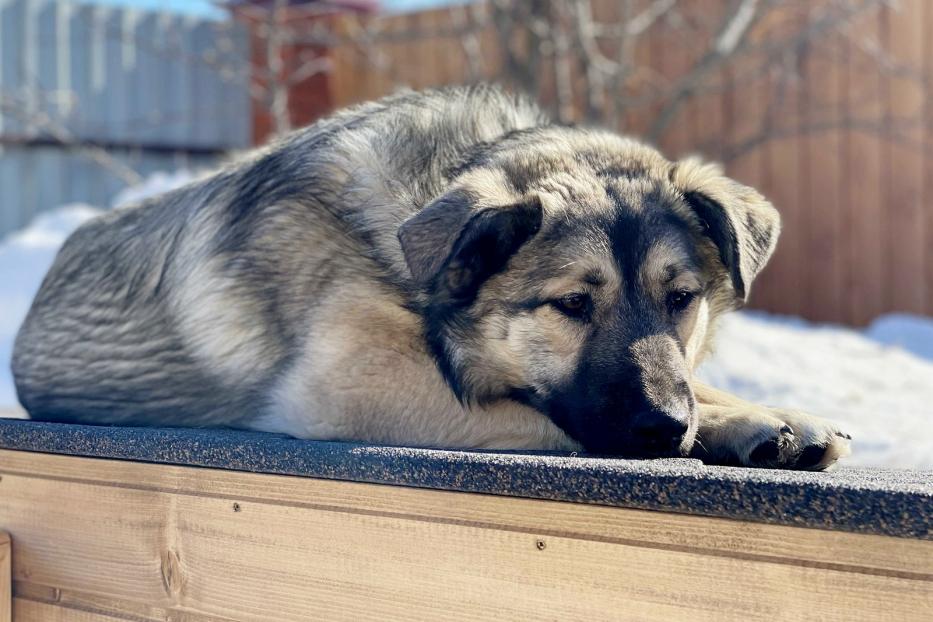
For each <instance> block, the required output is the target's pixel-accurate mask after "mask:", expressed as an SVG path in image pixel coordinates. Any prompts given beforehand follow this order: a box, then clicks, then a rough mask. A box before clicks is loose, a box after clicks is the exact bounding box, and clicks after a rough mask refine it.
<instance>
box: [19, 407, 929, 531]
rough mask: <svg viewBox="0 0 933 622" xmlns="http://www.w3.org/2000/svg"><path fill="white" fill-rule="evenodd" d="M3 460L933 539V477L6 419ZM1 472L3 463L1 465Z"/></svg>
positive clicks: (884, 471)
mask: <svg viewBox="0 0 933 622" xmlns="http://www.w3.org/2000/svg"><path fill="white" fill-rule="evenodd" d="M0 448H3V449H14V450H24V451H37V452H44V453H55V454H67V455H75V456H93V457H100V458H115V459H120V460H137V461H142V462H156V463H165V464H180V465H190V466H200V467H211V468H219V469H230V470H236V471H252V472H257V473H280V474H286V475H298V476H305V477H319V478H326V479H340V480H350V481H357V482H373V483H380V484H395V485H399V486H415V487H420V488H436V489H442V490H460V491H465V492H480V493H488V494H496V495H509V496H515V497H530V498H536V499H555V500H560V501H573V502H577V503H595V504H600V505H613V506H620V507H629V508H641V509H650V510H664V511H670V512H680V513H686V514H701V515H705V516H722V517H728V518H736V519H743V520H751V521H759V522H767V523H779V524H786V525H802V526H808V527H817V528H822V529H837V530H844V531H854V532H862V533H876V534H886V535H892V536H899V537H909V538H920V539H926V540H930V539H933V529H931V525H933V472H931V471H926V472H921V471H901V470H893V469H866V468H840V469H838V470H836V471H834V472H830V473H807V472H796V471H775V470H768V469H743V468H733V467H710V466H706V465H704V464H702V463H701V462H699V461H697V460H688V459H669V460H619V459H610V458H592V457H586V456H568V455H552V454H541V453H537V454H535V453H511V452H480V451H447V450H437V449H416V448H408V447H381V446H373V445H358V444H353V443H334V442H323V441H304V440H297V439H293V438H289V437H285V436H279V435H275V434H262V433H255V432H239V431H231V430H193V429H172V428H120V427H105V426H81V425H67V424H60V423H40V422H33V421H23V420H17V419H0ZM0 470H2V463H0Z"/></svg>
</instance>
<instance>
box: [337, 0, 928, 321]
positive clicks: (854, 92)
mask: <svg viewBox="0 0 933 622" xmlns="http://www.w3.org/2000/svg"><path fill="white" fill-rule="evenodd" d="M617 4H618V3H614V2H609V1H606V2H596V3H594V7H596V8H598V9H599V10H600V11H601V12H602V13H603V14H611V13H612V11H613V10H614V9H613V7H614V6H615V5H617ZM853 4H854V3H853ZM681 5H686V6H687V7H688V9H689V10H693V11H702V12H704V13H709V12H710V11H713V10H714V9H716V8H717V7H722V6H723V3H722V2H721V1H719V0H709V1H708V2H707V1H704V2H696V3H681ZM819 6H820V3H819V2H816V3H791V4H790V5H789V6H788V8H787V10H786V11H784V12H783V13H782V14H778V15H776V16H775V17H773V18H769V19H768V20H767V23H764V24H761V25H759V27H758V29H759V30H760V31H767V30H768V29H780V28H790V27H793V25H794V23H795V20H801V19H803V18H804V17H806V15H805V14H803V15H802V14H801V12H806V11H815V10H818V9H819ZM464 11H465V9H462V8H459V7H457V8H452V9H446V10H434V11H427V12H421V13H415V14H410V15H400V16H391V17H381V18H373V19H379V20H380V23H379V24H378V28H377V30H378V32H379V33H380V35H381V36H380V39H379V42H378V43H377V44H376V46H377V49H376V53H375V54H373V50H369V51H366V52H364V51H362V50H361V48H360V46H359V45H352V46H351V45H347V46H342V47H338V48H336V49H334V50H332V52H331V54H332V57H333V61H334V66H335V67H334V71H333V72H332V74H331V81H330V89H331V93H330V95H331V99H332V101H333V104H334V105H335V106H338V107H339V106H342V105H346V104H350V103H353V102H356V101H361V100H365V99H369V98H373V97H378V96H380V95H382V94H385V93H387V92H390V91H392V90H393V89H395V88H396V87H398V86H401V85H405V86H410V87H414V88H419V87H427V86H434V85H443V84H454V83H462V82H470V81H474V80H478V79H499V78H501V77H502V65H503V60H502V53H501V52H502V51H501V47H500V45H499V41H498V39H497V38H496V36H495V34H494V32H493V29H492V28H491V27H488V26H487V27H485V28H484V29H483V30H481V31H480V32H478V33H477V35H476V38H475V41H474V42H473V43H474V46H475V47H474V49H478V50H479V51H480V54H481V57H482V63H481V65H480V66H479V67H478V68H477V67H476V66H473V65H471V62H470V58H471V57H470V56H469V55H467V54H466V53H465V51H464V50H465V48H464V45H463V43H464V41H463V38H462V29H460V26H462V22H463V16H464ZM365 26H367V24H366V23H361V22H360V21H359V20H358V19H357V18H352V19H351V20H349V21H348V22H347V24H345V25H344V27H345V28H346V29H349V30H352V29H359V28H361V27H365ZM369 26H370V27H371V26H372V24H371V23H370V24H369ZM458 29H459V30H458ZM413 31H417V32H420V33H427V36H419V37H411V36H405V33H406V32H408V33H410V32H413ZM931 31H933V2H925V1H924V0H905V1H904V2H900V3H898V6H897V7H891V6H887V7H885V8H883V9H882V10H880V11H872V12H867V13H866V14H864V15H861V16H859V17H857V18H855V19H854V20H852V22H851V24H850V25H849V26H848V27H847V28H846V29H845V31H844V32H836V33H833V34H831V35H829V36H825V37H821V38H820V39H819V40H817V41H816V42H815V43H814V45H819V46H820V48H821V51H822V54H820V55H816V54H813V55H806V56H804V59H805V60H804V62H802V63H801V66H800V67H798V68H797V76H798V77H797V79H796V83H795V84H794V85H793V87H794V88H791V89H787V92H786V94H785V95H784V97H783V99H782V100H781V102H780V106H781V107H782V108H781V117H782V118H786V119H796V120H798V121H799V122H800V123H799V124H800V125H802V126H808V127H810V128H811V129H812V131H810V132H807V133H803V134H798V133H794V132H787V133H784V134H782V133H781V132H775V133H774V134H775V135H776V136H778V138H772V139H770V140H767V141H764V142H760V143H758V142H756V140H755V136H756V135H757V134H756V132H757V131H758V130H759V129H760V125H761V118H762V111H763V110H764V108H765V107H766V106H767V105H770V104H768V103H767V102H765V101H764V99H765V97H766V93H771V92H772V90H773V86H774V84H773V81H774V80H776V79H778V78H777V77H775V76H773V75H769V74H766V75H760V76H752V77H751V78H750V77H749V76H747V75H744V74H743V68H742V67H741V66H738V67H736V66H731V67H729V68H728V69H726V70H723V71H720V72H719V74H718V75H717V79H718V80H720V81H721V82H723V83H728V82H729V81H730V80H733V81H734V82H735V84H734V85H733V88H720V89H710V90H709V91H706V92H704V93H703V94H702V95H696V96H694V97H691V98H690V99H689V100H688V102H687V103H686V105H684V106H683V107H682V108H681V109H680V111H679V113H678V115H677V117H676V118H675V120H674V122H673V123H672V124H671V125H670V127H669V128H668V130H667V131H666V132H665V133H664V134H663V135H662V136H661V137H660V140H659V142H660V146H661V148H662V149H663V150H664V151H665V152H666V153H667V154H668V155H669V156H672V157H673V156H680V155H684V154H687V153H692V152H699V153H702V154H703V155H705V156H707V157H709V158H712V159H717V160H719V159H723V158H724V157H726V156H728V155H730V154H727V153H724V145H725V144H726V143H727V142H728V143H730V144H732V145H735V144H743V143H744V144H745V148H744V150H743V151H741V153H740V154H739V155H737V156H736V157H732V158H729V161H728V163H727V169H728V171H729V172H730V174H732V175H733V176H735V177H736V178H738V179H740V180H742V181H743V182H745V183H748V184H751V185H754V186H756V187H758V188H759V189H761V190H762V191H763V192H764V194H765V195H766V196H768V197H769V198H770V199H771V200H772V201H773V202H774V203H775V205H776V206H777V207H778V208H779V210H780V211H781V213H782V215H783V219H784V233H783V235H782V238H781V242H780V244H779V248H778V251H777V253H776V255H775V257H774V259H773V260H772V262H771V264H770V265H769V266H768V268H767V269H766V270H765V272H764V274H763V275H762V276H761V278H760V280H759V281H758V282H757V283H756V284H755V287H754V289H753V294H752V306H753V307H756V308H761V309H767V310H769V311H774V312H779V313H789V314H795V315H802V316H804V317H807V318H810V319H813V320H820V321H834V322H844V323H849V324H854V325H861V324H865V323H867V322H868V321H870V320H871V319H872V318H874V317H875V316H877V315H878V314H880V313H883V312H886V311H908V312H914V313H922V314H933V205H931V199H930V198H929V197H930V196H933V193H931V188H930V186H931V184H933V157H931V156H930V154H929V153H928V152H927V150H926V149H924V145H926V144H928V143H930V142H931V139H933V125H931V123H930V122H929V119H930V114H928V113H929V112H930V111H931V109H930V108H929V107H928V104H927V101H928V100H927V97H926V89H925V88H924V87H923V86H922V84H921V83H920V82H918V80H917V79H916V76H914V75H910V76H908V75H907V72H906V71H899V68H900V67H901V66H902V65H903V66H908V65H909V66H910V67H912V68H913V69H914V70H916V71H917V72H919V73H920V74H921V76H920V77H921V78H924V79H933V39H931V37H929V36H928V35H929V33H930V32H931ZM393 33H398V36H397V37H393V36H392V35H393ZM701 43H703V44H706V43H707V42H706V41H702V42H701ZM876 44H877V45H876ZM699 53H700V49H699V48H698V42H697V40H696V39H694V38H692V37H690V36H684V35H683V33H682V31H678V30H677V29H674V28H673V27H668V26H667V25H666V22H665V20H663V19H662V20H659V22H658V26H657V27H656V28H654V29H653V30H652V31H651V33H650V36H647V37H644V38H642V39H640V40H639V43H638V47H637V49H636V50H635V58H636V60H637V63H638V67H637V70H638V72H640V74H642V75H644V76H645V80H644V81H643V83H644V84H645V85H646V86H645V88H649V87H650V83H651V81H654V82H662V83H663V82H665V81H666V82H672V81H674V80H676V79H677V77H678V76H680V75H682V74H683V73H684V71H686V69H687V68H688V67H690V66H691V65H692V62H693V61H694V60H695V59H696V58H697V55H698V54H699ZM879 59H881V60H879ZM477 69H478V70H477ZM744 73H745V74H747V73H748V72H747V71H745V72H744ZM736 76H742V79H741V80H739V79H738V78H737V77H736ZM632 96H633V97H637V96H638V93H633V94H632ZM658 105H660V104H656V105H653V106H647V107H643V108H638V109H630V110H629V111H628V112H626V114H625V117H624V118H619V119H616V125H617V126H619V127H620V128H621V129H622V130H623V131H626V132H628V133H632V134H635V135H640V134H643V133H644V132H645V131H646V129H647V128H648V127H649V126H650V123H651V121H652V120H653V115H652V112H654V111H656V110H657V109H658ZM817 111H819V112H817ZM866 115H868V116H873V117H876V118H878V119H879V120H880V125H878V126H877V127H875V126H871V127H869V126H867V125H865V124H864V123H860V122H859V121H858V119H864V118H865V117H866ZM907 116H911V117H912V118H914V119H919V121H918V122H917V123H915V124H913V125H909V126H906V127H902V125H903V124H899V120H900V119H902V118H904V117H907ZM731 155H735V154H734V153H732V154H731Z"/></svg>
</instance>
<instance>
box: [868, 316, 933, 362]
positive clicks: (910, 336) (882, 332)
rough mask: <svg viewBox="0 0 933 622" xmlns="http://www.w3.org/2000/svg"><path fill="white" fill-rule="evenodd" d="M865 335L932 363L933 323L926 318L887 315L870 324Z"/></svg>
mask: <svg viewBox="0 0 933 622" xmlns="http://www.w3.org/2000/svg"><path fill="white" fill-rule="evenodd" d="M865 334H866V335H868V336H869V337H871V338H872V339H874V340H875V341H877V342H879V343H884V344H888V345H892V346H900V347H901V348H904V349H905V350H907V351H908V352H911V353H913V354H916V355H917V356H919V357H922V358H925V359H928V360H931V361H933V321H931V320H930V318H928V317H923V316H921V315H911V314H909V313H889V314H888V315H882V316H881V317H879V318H877V319H876V320H875V321H874V322H872V323H871V326H869V327H868V328H867V329H866V331H865Z"/></svg>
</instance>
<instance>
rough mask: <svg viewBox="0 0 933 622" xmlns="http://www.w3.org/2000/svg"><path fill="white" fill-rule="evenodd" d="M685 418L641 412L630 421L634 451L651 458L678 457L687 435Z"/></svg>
mask: <svg viewBox="0 0 933 622" xmlns="http://www.w3.org/2000/svg"><path fill="white" fill-rule="evenodd" d="M687 427H688V425H687V418H686V417H684V418H683V419H681V418H678V417H676V416H672V415H668V414H666V413H660V412H642V413H638V414H637V415H635V418H634V419H633V420H632V428H631V429H632V437H633V441H634V443H635V445H636V449H639V450H641V451H643V452H645V453H646V454H648V455H652V456H669V455H679V454H680V451H679V447H680V444H681V442H683V440H684V435H685V434H686V433H687Z"/></svg>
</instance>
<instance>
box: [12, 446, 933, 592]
mask: <svg viewBox="0 0 933 622" xmlns="http://www.w3.org/2000/svg"><path fill="white" fill-rule="evenodd" d="M4 473H6V474H9V475H14V474H15V475H20V476H28V477H37V478H42V479H50V480H54V481H62V482H77V483H87V484H93V485H102V486H114V487H118V488H133V489H139V490H149V491H151V492H162V493H171V494H186V495H205V496H207V495H209V496H214V497H219V498H224V499H228V500H231V502H233V501H242V500H256V501H260V502H263V503H279V504H293V505H294V504H296V503H298V504H300V505H302V506H308V507H315V508H320V509H327V510H335V511H365V512H377V513H382V514H392V515H401V514H404V515H405V516H407V517H420V518H423V519H425V520H448V519H449V520H452V521H458V522H463V523H471V524H483V525H486V524H488V525H490V526H493V527H497V528H499V527H501V528H504V529H518V528H527V529H530V530H533V531H536V532H542V533H560V534H561V535H566V536H568V537H581V538H593V539H599V540H605V539H613V538H615V539H618V538H622V537H623V535H622V534H625V535H624V537H625V538H628V539H630V540H636V541H638V542H645V543H649V544H651V545H652V546H665V547H667V546H673V547H697V546H699V544H698V543H704V546H701V547H700V549H699V550H700V551H701V552H704V553H711V552H713V551H718V552H720V553H723V554H726V553H737V554H738V553H741V554H742V555H745V554H748V553H753V554H755V555H761V556H765V557H769V558H771V557H779V558H781V560H784V559H785V558H787V559H790V560H794V559H806V560H808V561H809V562H813V563H817V564H822V563H839V564H843V565H867V566H869V567H871V568H875V569H877V570H889V571H896V570H899V569H903V568H905V567H910V568H913V569H915V570H916V572H918V573H921V574H929V575H933V542H926V541H923V542H919V543H918V542H914V541H911V540H903V539H892V538H888V537H882V536H873V535H865V534H850V533H845V532H838V531H819V532H816V533H818V534H820V535H819V538H817V539H816V543H815V544H814V545H813V546H812V547H811V546H810V545H808V544H807V543H808V542H809V541H810V540H811V539H812V538H811V536H812V535H813V533H814V532H813V531H812V530H810V529H803V528H798V527H786V526H779V525H767V524H758V523H755V524H751V523H745V522H741V521H733V520H728V519H721V518H705V517H697V516H684V515H680V514H668V513H659V512H652V511H645V510H630V509H621V508H609V507H602V506H588V505H580V504H574V503H562V502H557V501H542V500H532V499H520V498H503V497H497V496H490V495H481V494H464V493H457V492H449V491H439V490H423V489H415V488H405V487H396V486H384V485H377V484H364V483H354V482H344V481H332V480H324V479H311V478H304V477H289V476H282V475H265V474H256V473H244V472H238V471H221V470H217V469H206V468H195V467H176V466H168V465H155V464H145V463H139V462H128V461H120V460H105V459H99V458H77V457H70V456H58V455H49V454H37V453H32V452H22V451H11V450H0V476H2V475H3V474H4ZM2 485H3V480H2V479H0V487H2ZM257 491H259V492H258V493H257ZM402 508H404V510H403V509H402ZM516 511H517V514H516ZM740 525H741V526H742V529H741V530H740V531H736V527H737V526H740ZM788 530H789V531H788ZM785 538H791V540H790V541H786V542H785V541H784V539H785ZM852 538H855V540H852ZM626 541H628V540H626ZM918 547H919V548H918ZM691 550H692V549H691Z"/></svg>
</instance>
